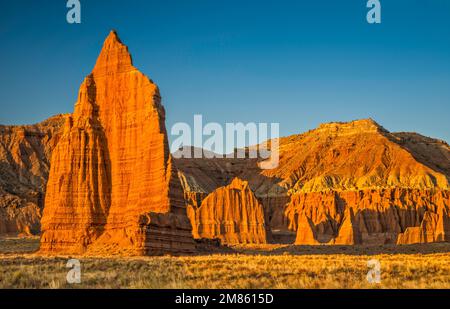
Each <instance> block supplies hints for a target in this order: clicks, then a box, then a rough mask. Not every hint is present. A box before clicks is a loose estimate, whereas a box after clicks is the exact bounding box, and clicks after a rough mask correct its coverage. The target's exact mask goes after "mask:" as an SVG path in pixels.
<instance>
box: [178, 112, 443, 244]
mask: <svg viewBox="0 0 450 309" xmlns="http://www.w3.org/2000/svg"><path fill="white" fill-rule="evenodd" d="M269 144H270V143H269ZM279 144H280V147H279V151H280V164H279V166H278V167H277V168H275V169H273V170H260V169H259V168H258V160H257V159H246V160H242V159H222V158H214V159H188V158H181V159H177V160H176V162H175V163H176V165H177V166H178V168H179V169H180V171H181V173H182V174H183V177H184V179H185V181H187V182H189V183H191V184H193V185H191V186H187V187H189V188H191V189H190V190H191V191H199V192H202V194H203V196H204V195H205V193H210V192H211V190H214V188H216V187H218V186H223V184H224V183H226V182H228V181H230V179H232V178H233V177H239V178H241V179H243V180H246V181H248V183H249V187H250V188H251V190H252V191H253V192H254V193H255V196H256V197H257V198H258V199H259V200H260V201H261V203H262V205H263V207H264V213H265V222H266V224H267V225H268V226H270V229H271V231H272V232H273V240H274V241H278V242H281V241H283V242H295V243H296V244H299V245H302V244H303V245H318V244H336V245H337V244H341V245H352V244H366V245H379V244H385V243H394V244H395V243H398V244H409V243H417V242H423V243H425V242H435V241H450V229H449V224H448V222H449V214H450V212H449V208H450V191H449V179H450V147H449V146H448V145H447V144H446V143H445V142H443V141H440V140H436V139H432V138H428V137H424V136H421V135H419V134H416V133H390V132H388V131H387V130H385V129H384V128H383V127H381V126H380V125H378V124H377V123H376V122H375V121H373V120H371V119H363V120H357V121H352V122H348V123H329V124H323V125H321V126H320V127H319V128H317V129H315V130H311V131H309V132H306V133H304V134H300V135H293V136H289V137H284V138H281V139H280V140H279ZM190 194H191V195H193V194H194V193H193V192H191V193H190ZM200 202H201V201H200ZM292 232H293V233H295V235H292Z"/></svg>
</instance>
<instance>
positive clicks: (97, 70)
mask: <svg viewBox="0 0 450 309" xmlns="http://www.w3.org/2000/svg"><path fill="white" fill-rule="evenodd" d="M131 70H135V68H134V67H133V61H132V58H131V55H130V53H129V51H128V47H127V46H126V45H124V44H123V43H122V41H121V40H120V38H119V36H118V35H117V32H116V31H114V30H112V31H111V32H110V33H109V35H108V37H107V38H106V40H105V42H104V43H103V48H102V51H101V52H100V55H99V57H98V59H97V63H96V64H95V67H94V70H93V72H92V73H93V74H94V75H104V74H112V73H123V72H128V71H131Z"/></svg>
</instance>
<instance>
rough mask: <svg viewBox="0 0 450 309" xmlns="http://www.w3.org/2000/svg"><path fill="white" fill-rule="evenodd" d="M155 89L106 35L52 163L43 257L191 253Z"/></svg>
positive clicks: (116, 40) (191, 242) (112, 37)
mask: <svg viewBox="0 0 450 309" xmlns="http://www.w3.org/2000/svg"><path fill="white" fill-rule="evenodd" d="M164 122H165V111H164V108H163V106H162V105H161V97H160V94H159V90H158V87H157V86H156V85H155V84H154V83H153V82H152V81H151V80H150V79H149V78H147V77H146V76H145V75H144V74H142V73H141V72H139V71H138V70H137V69H136V68H135V67H134V66H133V63H132V59H131V55H130V53H129V52H128V48H127V47H126V46H125V45H124V44H123V43H122V42H121V41H120V39H119V37H118V36H117V33H116V32H114V31H113V32H111V33H110V34H109V36H108V37H107V39H106V40H105V42H104V45H103V48H102V51H101V53H100V55H99V57H98V59H97V62H96V64H95V67H94V69H93V71H92V73H91V74H90V75H88V76H87V77H86V79H85V80H84V82H83V83H82V85H81V87H80V90H79V95H78V100H77V102H76V104H75V111H74V113H73V115H71V116H70V117H68V119H67V120H66V122H65V124H64V128H63V132H62V136H61V137H60V139H59V141H58V143H57V145H56V147H55V149H54V151H53V153H52V157H51V167H50V174H49V179H48V183H47V192H46V196H45V207H44V212H43V217H42V222H41V224H42V235H41V246H40V252H41V253H43V254H94V255H111V254H130V255H153V254H165V253H171V254H184V253H190V252H193V251H194V248H195V244H194V240H193V238H192V235H191V225H190V222H189V219H188V217H187V214H186V207H185V203H184V198H183V192H182V187H181V184H180V182H179V180H178V177H177V175H176V172H175V170H174V168H173V165H172V158H171V155H170V152H169V148H168V141H167V133H166V129H165V124H164Z"/></svg>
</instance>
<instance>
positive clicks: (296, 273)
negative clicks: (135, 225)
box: [0, 240, 450, 289]
mask: <svg viewBox="0 0 450 309" xmlns="http://www.w3.org/2000/svg"><path fill="white" fill-rule="evenodd" d="M17 242H19V243H20V241H16V243H15V244H12V243H11V242H10V241H0V288H168V289H181V288H231V289H233V288H244V289H247V288H255V289H268V288H275V289H277V288H288V289H289V288H338V289H339V288H450V244H436V245H429V246H428V245H427V247H426V248H428V251H427V250H423V251H427V253H425V254H423V253H418V252H415V251H417V250H418V249H421V248H422V249H423V248H425V247H424V246H419V247H405V249H406V250H403V251H405V252H406V253H401V252H396V253H377V252H379V251H380V252H381V251H386V252H389V251H390V250H391V251H392V250H394V252H395V250H396V249H394V248H378V249H377V250H375V254H367V255H365V254H363V253H361V252H360V251H364V250H363V249H364V248H359V250H360V251H358V250H353V249H352V248H346V249H345V250H344V251H345V253H339V252H338V251H339V250H340V249H339V248H311V247H297V248H295V247H292V246H280V245H266V246H237V247H234V248H233V249H234V253H215V254H210V255H197V256H180V257H174V256H162V257H117V258H101V257H98V258H96V257H88V258H87V257H79V259H80V261H81V267H82V282H81V284H72V285H71V284H68V283H67V282H66V274H67V272H68V271H69V269H68V268H66V263H67V261H68V259H69V257H51V258H49V257H42V256H38V255H36V254H33V253H14V252H13V251H12V250H13V249H14V247H15V246H17ZM28 242H29V243H28V246H29V248H30V250H31V249H32V248H33V249H34V248H35V240H31V241H30V240H28ZM6 243H7V244H8V245H6ZM26 246H27V245H24V244H22V245H21V246H19V248H21V249H22V250H23V248H24V247H26ZM7 247H8V248H9V249H6V248H7ZM430 248H431V249H430ZM341 249H343V248H341ZM408 250H409V251H408ZM335 251H336V252H335ZM410 251H411V252H410ZM21 252H23V251H21ZM371 259H378V260H379V261H380V263H381V283H380V284H370V283H368V282H367V280H366V275H367V272H368V270H369V268H368V266H367V262H368V260H371Z"/></svg>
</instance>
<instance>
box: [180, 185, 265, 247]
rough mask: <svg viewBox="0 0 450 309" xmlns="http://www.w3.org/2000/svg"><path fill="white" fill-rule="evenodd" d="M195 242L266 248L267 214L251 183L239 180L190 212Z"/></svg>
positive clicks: (193, 206) (189, 209)
mask: <svg viewBox="0 0 450 309" xmlns="http://www.w3.org/2000/svg"><path fill="white" fill-rule="evenodd" d="M188 213H189V218H190V219H191V223H192V232H193V235H194V237H195V238H197V239H201V238H208V239H220V241H221V243H222V244H242V243H244V244H247V243H248V244H264V243H266V230H265V224H264V212H263V207H262V205H261V204H260V203H259V202H258V200H257V199H256V197H255V196H254V194H253V192H252V191H251V190H250V188H249V186H248V183H247V182H246V181H242V180H240V179H239V178H235V179H233V181H232V182H231V183H230V184H229V185H227V186H225V187H221V188H218V189H216V190H215V191H213V192H212V193H211V194H209V195H208V196H207V197H206V198H204V199H203V201H202V202H201V205H200V206H198V207H197V206H195V205H191V206H189V208H188Z"/></svg>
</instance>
